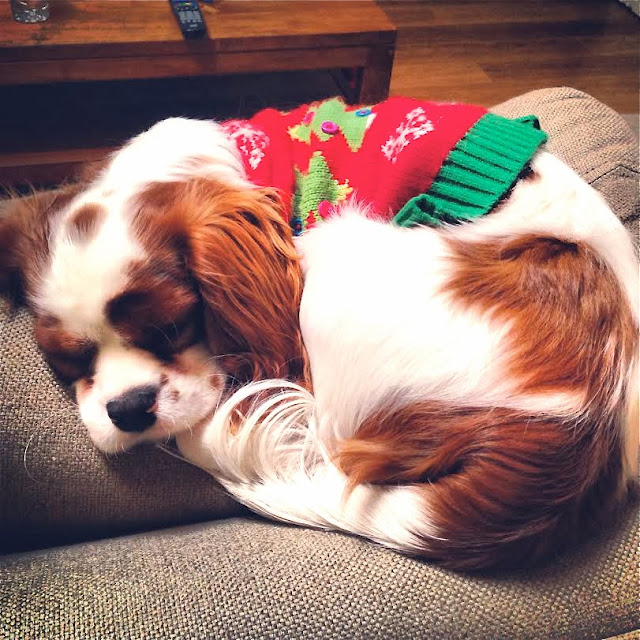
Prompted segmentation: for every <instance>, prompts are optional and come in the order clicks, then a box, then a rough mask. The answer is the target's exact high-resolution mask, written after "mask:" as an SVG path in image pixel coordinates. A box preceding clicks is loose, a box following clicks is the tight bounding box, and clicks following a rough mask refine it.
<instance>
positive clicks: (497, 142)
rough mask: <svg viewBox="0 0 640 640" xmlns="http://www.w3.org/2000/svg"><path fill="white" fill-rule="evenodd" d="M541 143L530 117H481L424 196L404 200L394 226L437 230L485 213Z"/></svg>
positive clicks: (542, 139) (544, 137) (541, 134)
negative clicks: (425, 225)
mask: <svg viewBox="0 0 640 640" xmlns="http://www.w3.org/2000/svg"><path fill="white" fill-rule="evenodd" d="M546 140H547V134H546V133H545V132H544V131H541V130H540V125H539V123H538V119H537V118H536V117H535V116H525V117H523V118H517V119H515V120H509V119H508V118H503V117H502V116H497V115H495V114H493V113H487V114H485V115H484V116H482V118H480V119H479V120H478V121H477V122H476V123H475V124H474V125H473V126H472V127H471V129H469V131H467V133H466V134H465V136H464V137H463V138H462V139H461V140H459V141H458V143H457V144H456V146H455V147H454V148H453V149H452V150H451V151H450V152H449V155H448V156H447V158H446V159H445V161H444V163H443V164H442V167H441V168H440V171H439V172H438V175H437V176H436V177H435V180H434V181H433V184H432V185H431V186H430V187H429V190H428V191H427V192H426V193H423V194H421V195H419V196H416V197H415V198H412V199H411V200H409V201H408V202H407V203H406V204H405V205H404V207H402V209H401V210H400V211H399V212H398V213H397V215H396V216H395V218H394V219H393V221H394V222H395V224H397V225H398V226H401V227H412V226H415V225H418V224H428V225H431V226H434V225H435V226H438V225H441V224H443V223H447V222H448V223H452V222H460V221H463V220H472V219H474V218H478V217H479V216H483V215H485V214H486V213H489V212H490V211H491V210H492V209H493V208H494V207H495V206H496V205H497V204H498V202H499V201H500V199H501V198H502V197H504V195H505V194H506V193H507V192H508V191H509V190H510V189H511V188H512V187H513V185H514V183H515V182H516V180H517V179H518V176H519V175H520V174H521V173H522V171H523V169H524V168H525V166H526V165H527V163H528V162H529V161H530V160H531V158H532V157H533V155H534V154H535V152H536V151H537V149H538V147H540V145H542V144H543V143H544V142H546Z"/></svg>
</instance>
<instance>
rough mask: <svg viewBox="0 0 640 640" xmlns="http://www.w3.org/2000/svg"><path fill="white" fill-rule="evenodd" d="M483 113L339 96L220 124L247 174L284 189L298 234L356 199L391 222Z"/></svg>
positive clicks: (426, 184)
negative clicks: (356, 103) (348, 100)
mask: <svg viewBox="0 0 640 640" xmlns="http://www.w3.org/2000/svg"><path fill="white" fill-rule="evenodd" d="M485 114H487V111H486V109H484V108H482V107H478V106H473V105H462V104H455V103H439V102H424V101H418V100H412V99H407V98H390V99H389V100H386V101H385V102H382V103H380V104H377V105H373V106H370V107H350V106H347V105H345V104H344V103H343V102H342V101H341V100H340V99H337V98H334V99H331V100H326V101H324V102H320V103H314V104H311V105H303V106H301V107H298V108H297V109H294V110H293V111H290V112H288V113H282V112H279V111H277V110H275V109H266V110H264V111H260V112H259V113H257V114H256V115H255V116H254V117H253V118H251V119H250V120H248V121H246V120H231V121H228V122H226V123H224V125H223V126H224V128H225V130H226V131H227V133H228V134H229V135H230V137H231V138H232V139H233V140H234V142H235V143H236V146H237V148H238V150H239V152H240V154H241V156H242V160H243V162H244V165H245V168H246V171H247V175H248V177H249V179H250V180H251V181H252V182H254V183H255V184H257V185H260V186H269V187H276V188H277V189H279V190H280V191H281V192H282V194H283V196H284V198H285V202H286V204H287V206H288V208H289V212H288V213H289V218H290V220H291V223H292V227H293V228H294V231H295V232H298V233H299V232H301V231H303V230H304V229H306V228H310V227H313V226H314V225H315V224H317V223H318V222H319V221H320V219H321V218H326V217H328V216H330V215H332V214H333V213H334V211H335V205H337V204H339V203H341V202H344V201H345V200H347V199H348V198H351V197H354V198H355V199H356V200H357V201H358V202H359V203H363V204H366V205H369V207H370V209H371V212H372V214H373V215H375V216H376V217H383V218H385V219H389V220H390V219H391V218H393V216H394V215H395V214H397V213H398V211H400V210H401V209H402V207H403V206H404V205H405V204H406V203H407V202H408V201H410V200H411V199H412V198H415V197H416V196H419V195H420V194H424V193H426V192H428V191H429V189H430V187H431V186H432V183H433V182H434V179H436V177H437V176H438V174H439V172H440V171H441V169H442V166H443V163H444V161H445V159H446V158H447V157H448V156H449V155H450V153H451V151H452V150H453V149H454V147H456V145H457V144H458V143H459V142H460V141H461V139H463V138H464V137H465V135H466V134H467V132H469V130H470V129H471V128H472V127H474V125H475V124H476V123H477V122H478V120H479V119H481V118H482V117H483V116H485ZM491 117H493V118H497V117H496V116H491ZM527 160H528V158H527ZM439 179H440V178H439ZM507 186H509V185H507ZM505 188H506V187H505Z"/></svg>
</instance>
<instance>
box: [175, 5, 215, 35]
mask: <svg viewBox="0 0 640 640" xmlns="http://www.w3.org/2000/svg"><path fill="white" fill-rule="evenodd" d="M169 4H171V9H172V10H173V13H174V15H175V16H176V20H177V21H178V24H179V25H180V31H182V35H183V36H184V37H185V38H201V37H202V36H204V35H205V34H206V33H207V25H206V24H205V22H204V18H203V17H202V13H200V7H199V6H198V3H197V2H196V0H169Z"/></svg>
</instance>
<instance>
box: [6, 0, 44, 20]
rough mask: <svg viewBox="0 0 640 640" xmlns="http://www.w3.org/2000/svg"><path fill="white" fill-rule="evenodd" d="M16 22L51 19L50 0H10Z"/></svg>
mask: <svg viewBox="0 0 640 640" xmlns="http://www.w3.org/2000/svg"><path fill="white" fill-rule="evenodd" d="M10 1H11V13H12V14H13V19H14V20H15V21H16V22H44V21H45V20H48V19H49V0H10Z"/></svg>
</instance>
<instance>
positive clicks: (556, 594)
mask: <svg viewBox="0 0 640 640" xmlns="http://www.w3.org/2000/svg"><path fill="white" fill-rule="evenodd" d="M637 516H638V512H637V509H633V510H631V511H628V512H627V513H626V515H625V517H623V518H622V519H619V520H615V521H613V522H611V528H610V531H609V533H608V534H607V535H604V536H602V537H600V538H599V539H598V540H593V541H592V542H591V543H590V544H588V545H585V546H580V547H579V548H576V549H575V550H574V551H573V552H571V553H569V554H565V555H563V556H562V557H561V558H558V559H557V560H555V561H554V562H552V563H551V564H550V565H549V566H547V567H544V568H540V569H537V570H531V571H520V572H512V573H505V572H501V573H498V574H496V573H494V574H485V575H475V576H468V575H464V574H455V573H452V572H450V571H444V570H442V569H439V568H437V567H435V566H433V565H430V564H429V563H426V562H420V561H418V560H414V559H411V558H407V557H404V556H402V555H400V554H397V553H394V552H392V551H389V550H386V549H381V548H379V547H377V546H376V545H374V544H371V543H369V542H365V541H363V540H358V539H357V538H355V537H352V536H345V535H341V534H338V533H328V532H321V531H312V530H304V529H299V528H296V527H289V526H285V525H282V524H277V523H272V522H264V521H258V520H252V519H231V520H222V521H217V522H215V523H211V524H203V525H195V526H192V527H187V528H180V529H170V530H165V531H160V532H155V533H150V534H144V535H137V536H132V537H127V538H115V539H112V540H106V541H103V542H99V543H89V544H83V545H77V546H73V547H65V548H59V549H52V550H49V551H47V552H44V553H35V554H24V555H17V556H5V557H4V558H0V610H1V611H2V614H1V615H0V638H7V639H11V640H27V639H29V640H30V639H31V638H42V639H43V640H44V639H53V638H56V639H57V638H61V639H62V638H73V639H78V640H83V639H85V638H100V639H104V640H110V639H116V638H144V639H145V640H166V639H176V640H178V639H180V640H182V639H193V640H196V639H200V638H233V639H234V640H243V639H246V640H250V639H251V640H257V639H262V638H265V639H273V640H279V639H286V638H291V639H297V638H300V639H304V640H352V639H353V640H369V639H375V638H380V639H384V640H422V639H424V638H429V639H430V640H458V639H462V638H466V639H473V640H498V639H504V640H507V639H509V640H511V639H517V640H540V639H541V638H544V639H545V640H567V639H574V638H575V639H578V638H579V639H580V640H600V639H602V638H606V637H608V636H611V635H616V634H617V633H623V632H625V631H629V630H630V629H633V628H637V625H638V624H639V623H640V620H639V617H640V616H639V614H638V609H637V598H638V583H637V563H638V560H639V559H640V558H639V554H638V548H639V544H640V539H639V537H638V529H637Z"/></svg>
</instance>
